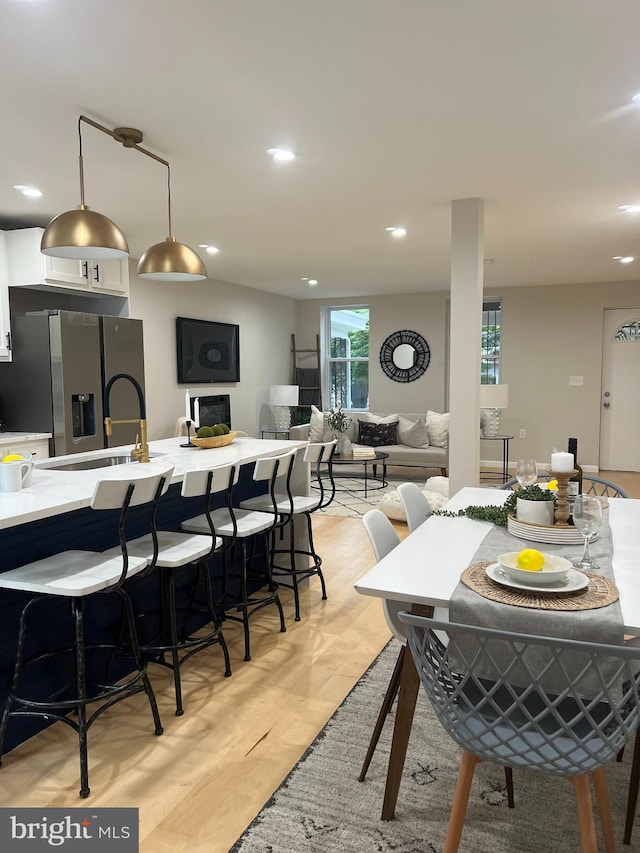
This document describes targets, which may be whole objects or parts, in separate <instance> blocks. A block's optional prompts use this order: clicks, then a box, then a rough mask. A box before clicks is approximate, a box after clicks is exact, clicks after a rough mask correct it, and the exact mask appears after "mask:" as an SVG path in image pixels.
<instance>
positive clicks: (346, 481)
mask: <svg viewBox="0 0 640 853" xmlns="http://www.w3.org/2000/svg"><path fill="white" fill-rule="evenodd" d="M370 482H371V484H372V485H373V488H367V496H366V497H365V495H364V480H363V479H362V478H361V477H340V478H339V479H337V480H336V484H337V488H336V496H335V498H334V499H333V500H332V501H331V503H330V504H329V506H328V507H326V509H321V510H318V512H320V513H321V514H322V515H331V516H342V517H352V518H361V517H362V516H363V515H364V514H365V512H368V511H369V510H370V509H373V508H374V507H376V506H378V504H379V503H380V501H381V500H382V498H383V497H384V496H385V495H387V494H389V492H391V491H394V490H395V489H397V488H398V486H399V485H400V483H404V482H405V481H404V480H393V481H392V480H387V483H388V485H387V486H385V487H384V488H382V489H380V488H378V486H377V484H376V481H375V480H371V481H370Z"/></svg>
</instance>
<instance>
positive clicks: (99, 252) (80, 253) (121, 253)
mask: <svg viewBox="0 0 640 853" xmlns="http://www.w3.org/2000/svg"><path fill="white" fill-rule="evenodd" d="M40 251H41V252H42V253H43V254H44V255H53V256H54V257H56V258H74V259H77V260H82V261H93V260H95V261H101V260H109V259H111V258H113V259H115V258H126V257H127V255H128V254H129V246H128V244H127V240H126V238H125V236H124V234H123V233H122V231H121V230H120V229H119V228H118V226H117V225H116V224H115V222H112V221H111V220H110V219H109V218H108V217H107V216H103V215H102V214H101V213H96V212H95V211H93V210H90V209H89V208H88V207H86V206H85V205H83V204H81V205H78V207H77V208H76V210H67V211H66V212H65V213H61V214H60V215H59V216H56V217H55V218H54V219H52V220H51V222H50V223H49V224H48V225H47V227H46V228H45V230H44V234H43V235H42V241H41V243H40Z"/></svg>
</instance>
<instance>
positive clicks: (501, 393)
mask: <svg viewBox="0 0 640 853" xmlns="http://www.w3.org/2000/svg"><path fill="white" fill-rule="evenodd" d="M508 407H509V386H508V385H481V386H480V408H481V409H506V408H508Z"/></svg>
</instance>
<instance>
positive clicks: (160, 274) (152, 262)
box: [138, 237, 207, 281]
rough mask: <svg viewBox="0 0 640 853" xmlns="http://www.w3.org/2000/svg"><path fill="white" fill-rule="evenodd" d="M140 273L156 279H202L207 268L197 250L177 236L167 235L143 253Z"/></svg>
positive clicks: (145, 276)
mask: <svg viewBox="0 0 640 853" xmlns="http://www.w3.org/2000/svg"><path fill="white" fill-rule="evenodd" d="M138 275H139V276H140V278H147V279H152V280H154V281H202V280H203V279H205V278H206V277H207V268H206V267H205V265H204V263H203V262H202V258H201V257H200V255H199V254H198V253H197V252H194V251H193V249H191V248H190V247H189V246H187V245H185V244H184V243H179V242H178V241H177V240H176V239H175V237H167V239H166V240H164V241H163V242H162V243H155V245H153V246H151V248H149V249H147V251H146V252H145V253H144V254H143V256H142V257H141V258H140V261H139V262H138Z"/></svg>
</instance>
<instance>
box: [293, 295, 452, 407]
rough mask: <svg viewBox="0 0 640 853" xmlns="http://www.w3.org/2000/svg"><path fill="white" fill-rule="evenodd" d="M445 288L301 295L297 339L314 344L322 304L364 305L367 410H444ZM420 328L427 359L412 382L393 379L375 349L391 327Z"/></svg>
mask: <svg viewBox="0 0 640 853" xmlns="http://www.w3.org/2000/svg"><path fill="white" fill-rule="evenodd" d="M448 298H449V294H448V293H444V292H438V293H414V294H400V295H390V296H370V297H364V298H363V299H361V300H359V301H358V302H354V301H353V300H348V299H343V300H336V299H332V300H323V299H313V300H304V301H300V302H299V303H298V330H297V334H296V345H297V346H298V347H300V348H306V347H315V336H316V333H318V332H319V331H320V312H321V310H322V308H323V307H325V306H327V305H331V306H337V305H368V306H369V328H370V348H369V364H370V371H369V409H370V410H371V411H372V412H382V411H386V412H425V413H426V411H427V409H433V410H434V411H439V412H441V411H443V406H444V401H445V344H446V317H447V300H448ZM402 329H409V330H411V331H414V332H419V333H420V334H421V335H422V336H423V337H424V338H425V339H426V341H427V343H428V344H429V348H430V350H431V362H430V364H429V367H428V368H427V371H426V373H424V374H423V375H422V376H421V377H420V379H416V381H415V382H408V383H403V382H394V381H393V380H392V379H389V377H388V376H386V375H385V374H384V373H383V372H382V369H381V367H380V362H379V353H380V347H381V346H382V344H383V342H384V340H385V338H386V337H387V336H388V335H390V334H391V333H392V332H397V331H400V330H402Z"/></svg>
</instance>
